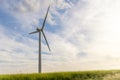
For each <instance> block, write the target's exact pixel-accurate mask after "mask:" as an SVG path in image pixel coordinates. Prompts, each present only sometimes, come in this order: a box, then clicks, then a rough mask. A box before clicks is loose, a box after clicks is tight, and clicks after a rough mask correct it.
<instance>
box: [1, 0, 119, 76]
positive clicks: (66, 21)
mask: <svg viewBox="0 0 120 80" xmlns="http://www.w3.org/2000/svg"><path fill="white" fill-rule="evenodd" d="M49 4H51V6H50V10H49V14H48V17H47V21H46V25H45V29H44V31H45V34H46V37H47V39H48V42H49V45H50V48H51V52H49V50H48V48H47V46H46V43H45V40H44V38H43V36H42V42H41V43H42V72H63V71H83V70H109V69H120V64H119V63H120V31H119V30H120V22H119V21H120V0H0V74H14V73H37V72H38V34H33V35H29V34H28V33H30V32H31V31H34V30H36V28H37V27H39V28H41V26H42V22H43V20H44V17H45V14H46V11H47V8H48V5H49Z"/></svg>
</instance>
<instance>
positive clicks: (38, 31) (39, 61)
mask: <svg viewBox="0 0 120 80" xmlns="http://www.w3.org/2000/svg"><path fill="white" fill-rule="evenodd" d="M49 8H50V6H49V7H48V9H47V13H46V15H45V19H44V21H43V24H42V27H41V28H38V27H37V28H36V31H34V32H31V33H29V34H35V33H39V56H38V58H39V59H38V72H39V73H41V34H43V37H44V39H45V41H46V44H47V47H48V49H49V51H51V50H50V47H49V44H48V41H47V38H46V36H45V33H44V27H45V22H46V19H47V15H48V11H49Z"/></svg>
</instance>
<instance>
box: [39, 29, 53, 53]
mask: <svg viewBox="0 0 120 80" xmlns="http://www.w3.org/2000/svg"><path fill="white" fill-rule="evenodd" d="M41 32H42V34H43V36H44V39H45V41H46V44H47V47H48V49H49V51H51V50H50V46H49V44H48V41H47V38H46V36H45V33H44V32H43V31H41Z"/></svg>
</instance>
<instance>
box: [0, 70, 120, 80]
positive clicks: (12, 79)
mask: <svg viewBox="0 0 120 80" xmlns="http://www.w3.org/2000/svg"><path fill="white" fill-rule="evenodd" d="M0 80H120V70H109V71H81V72H58V73H43V74H37V73H35V74H13V75H0Z"/></svg>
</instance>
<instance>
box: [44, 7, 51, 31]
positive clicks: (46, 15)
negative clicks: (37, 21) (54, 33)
mask: <svg viewBox="0 0 120 80" xmlns="http://www.w3.org/2000/svg"><path fill="white" fill-rule="evenodd" d="M49 8H50V6H49V7H48V9H47V13H46V16H45V19H44V21H43V24H42V29H44V26H45V22H46V19H47V15H48V11H49Z"/></svg>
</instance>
